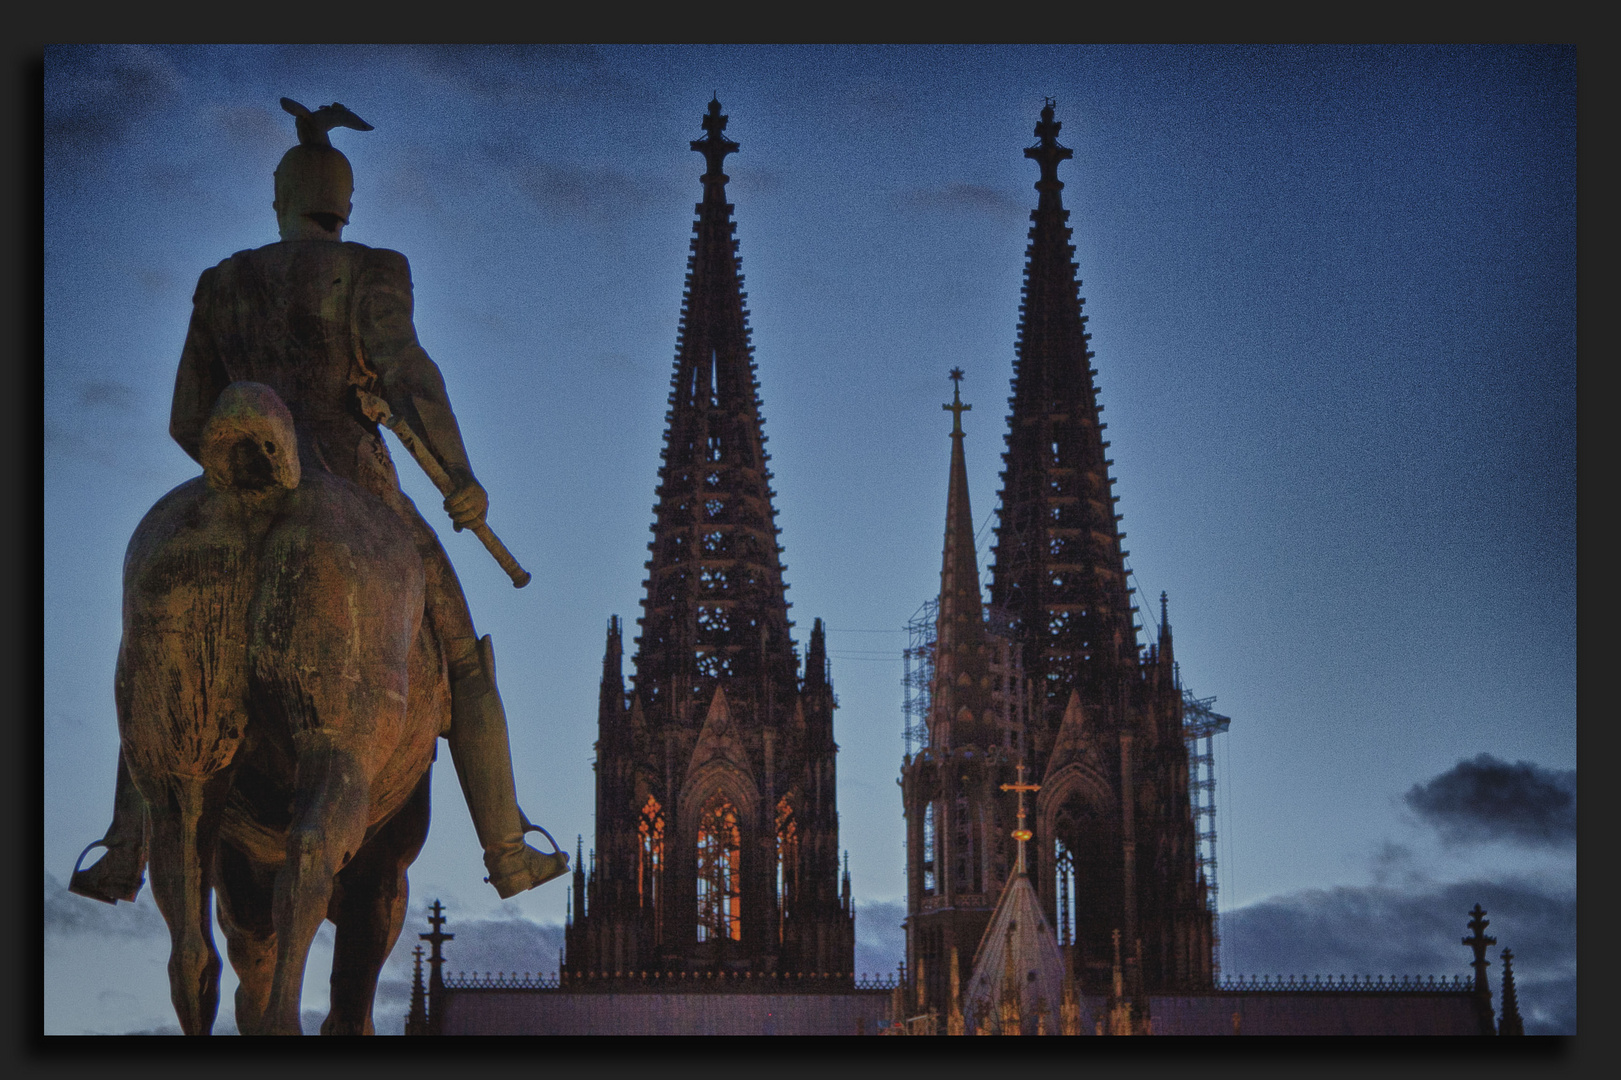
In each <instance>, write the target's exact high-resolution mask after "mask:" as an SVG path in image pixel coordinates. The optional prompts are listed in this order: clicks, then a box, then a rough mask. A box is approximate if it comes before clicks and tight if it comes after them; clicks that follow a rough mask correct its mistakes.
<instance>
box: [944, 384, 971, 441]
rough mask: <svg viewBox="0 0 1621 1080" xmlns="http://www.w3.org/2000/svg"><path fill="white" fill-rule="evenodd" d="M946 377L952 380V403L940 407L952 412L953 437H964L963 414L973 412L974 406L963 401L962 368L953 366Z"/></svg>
mask: <svg viewBox="0 0 1621 1080" xmlns="http://www.w3.org/2000/svg"><path fill="white" fill-rule="evenodd" d="M946 377H947V378H948V379H950V380H951V404H950V405H942V406H940V407H941V408H942V409H944V410H946V412H948V413H950V414H951V437H952V438H954V439H958V438H961V437H962V414H963V413H965V412H972V411H973V408H974V407H973V406H972V405H964V404H963V403H962V393H961V391H962V368H960V367H954V368H952V369H951V372H950V373H949V374H948V375H947V376H946Z"/></svg>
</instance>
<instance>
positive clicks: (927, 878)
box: [923, 802, 939, 896]
mask: <svg viewBox="0 0 1621 1080" xmlns="http://www.w3.org/2000/svg"><path fill="white" fill-rule="evenodd" d="M934 806H935V804H934V803H933V802H930V803H929V804H928V805H927V806H925V807H924V808H923V895H924V896H933V895H934V894H935V893H936V892H938V891H939V882H938V881H936V879H935V874H934V867H935V865H936V851H935V848H936V847H937V845H938V844H939V839H938V838H937V837H936V835H935V832H936V830H935V825H934Z"/></svg>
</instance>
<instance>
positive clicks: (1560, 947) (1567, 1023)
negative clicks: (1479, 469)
mask: <svg viewBox="0 0 1621 1080" xmlns="http://www.w3.org/2000/svg"><path fill="white" fill-rule="evenodd" d="M1476 903H1479V904H1480V905H1481V906H1482V907H1484V908H1485V909H1486V911H1487V918H1488V920H1490V924H1491V925H1490V926H1489V927H1488V928H1487V930H1486V933H1487V934H1488V935H1490V936H1492V937H1495V938H1496V939H1497V945H1496V946H1495V947H1493V948H1492V949H1491V950H1490V951H1489V953H1488V956H1489V957H1490V958H1491V960H1492V968H1491V971H1492V980H1493V992H1494V993H1497V992H1499V991H1500V989H1501V987H1500V983H1499V981H1498V980H1499V979H1500V978H1501V976H1500V974H1499V972H1500V969H1499V967H1498V963H1497V956H1498V953H1499V952H1500V950H1502V949H1504V948H1510V949H1513V950H1514V971H1515V979H1516V983H1517V985H1518V987H1519V992H1520V993H1519V997H1520V1010H1521V1014H1522V1015H1523V1016H1524V1017H1525V1019H1526V1025H1527V1029H1528V1030H1529V1028H1530V1027H1531V1026H1532V1024H1533V1017H1535V1018H1536V1019H1535V1024H1536V1025H1538V1027H1539V1030H1545V1031H1561V1032H1565V1033H1568V1034H1575V1031H1576V1011H1575V991H1574V979H1575V972H1576V896H1575V892H1574V890H1571V891H1569V892H1566V891H1561V890H1558V889H1553V888H1549V887H1546V886H1544V885H1541V884H1539V883H1535V882H1529V881H1497V882H1490V881H1465V882H1457V883H1451V884H1434V883H1431V884H1427V885H1419V886H1417V887H1409V888H1404V889H1401V890H1397V889H1392V888H1388V887H1385V886H1378V885H1376V886H1369V887H1362V888H1355V887H1341V888H1335V889H1311V890H1307V891H1304V892H1299V893H1293V894H1290V895H1287V896H1280V897H1274V898H1272V899H1270V900H1264V901H1261V902H1259V903H1255V904H1249V905H1247V906H1245V907H1241V908H1237V909H1235V910H1233V911H1224V912H1222V915H1221V937H1222V953H1223V957H1224V970H1225V971H1226V972H1227V973H1228V974H1232V975H1307V976H1310V975H1325V976H1327V975H1332V976H1336V977H1337V976H1339V975H1387V976H1388V975H1398V976H1399V975H1422V976H1426V977H1427V976H1430V975H1435V976H1437V977H1443V976H1444V977H1446V978H1448V979H1450V978H1451V977H1452V976H1454V975H1463V976H1466V977H1469V976H1470V975H1471V970H1470V968H1469V961H1470V960H1471V959H1472V958H1473V954H1472V953H1471V952H1470V950H1469V949H1468V948H1466V947H1465V946H1464V945H1463V944H1462V939H1463V937H1464V936H1465V935H1466V934H1467V933H1468V932H1469V931H1468V927H1467V926H1466V925H1465V924H1466V923H1467V922H1468V921H1469V917H1468V914H1467V913H1468V911H1469V910H1470V909H1471V908H1472V907H1473V906H1474V905H1475V904H1476ZM1567 982H1568V983H1569V984H1570V987H1569V989H1568V992H1567V990H1565V989H1561V987H1563V986H1564V985H1565V984H1566V983H1567Z"/></svg>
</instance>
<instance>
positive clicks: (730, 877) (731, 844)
mask: <svg viewBox="0 0 1621 1080" xmlns="http://www.w3.org/2000/svg"><path fill="white" fill-rule="evenodd" d="M742 870H743V837H742V832H741V830H740V829H739V828H738V823H737V807H735V806H733V805H732V804H731V801H730V800H728V799H727V798H726V797H725V796H724V795H718V794H717V795H713V796H711V797H710V799H709V801H708V802H707V803H705V804H704V808H703V810H702V811H700V812H699V814H698V940H699V941H710V940H712V939H720V938H730V939H732V940H733V941H742V940H743V898H742V895H741V891H740V889H739V886H740V884H741V879H742Z"/></svg>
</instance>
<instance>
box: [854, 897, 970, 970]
mask: <svg viewBox="0 0 1621 1080" xmlns="http://www.w3.org/2000/svg"><path fill="white" fill-rule="evenodd" d="M905 921H906V905H905V904H904V903H900V902H890V903H874V904H862V903H857V904H856V960H855V965H856V974H858V975H893V974H894V973H895V969H896V968H897V967H899V966H900V963H901V961H902V960H904V959H905V958H906V928H905V927H904V926H902V925H901V924H902V923H904V922H905ZM972 959H973V958H972V957H968V958H965V959H964V960H963V962H964V963H968V962H970V961H971V960H972Z"/></svg>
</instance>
